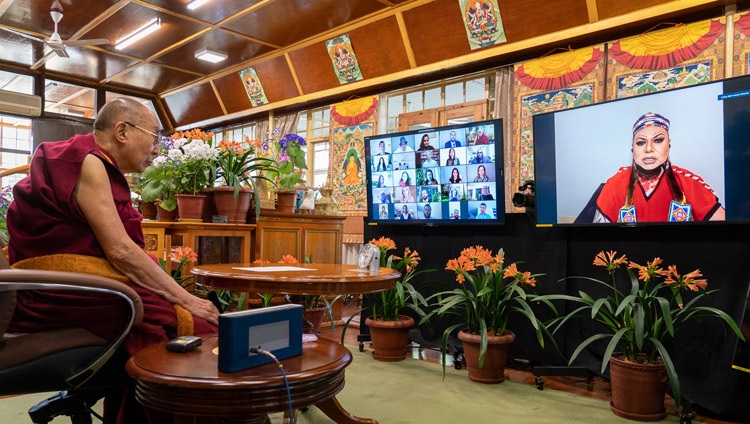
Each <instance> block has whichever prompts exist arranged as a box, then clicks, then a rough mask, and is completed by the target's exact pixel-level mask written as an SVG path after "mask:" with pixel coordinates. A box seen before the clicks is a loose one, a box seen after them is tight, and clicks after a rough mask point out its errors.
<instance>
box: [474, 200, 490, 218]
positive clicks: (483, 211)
mask: <svg viewBox="0 0 750 424" xmlns="http://www.w3.org/2000/svg"><path fill="white" fill-rule="evenodd" d="M476 219H492V217H491V216H490V215H489V214H488V213H487V204H486V203H484V202H482V203H480V204H479V213H477V218H476Z"/></svg>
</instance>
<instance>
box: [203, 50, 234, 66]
mask: <svg viewBox="0 0 750 424" xmlns="http://www.w3.org/2000/svg"><path fill="white" fill-rule="evenodd" d="M195 57H196V58H197V59H200V60H205V61H206V62H212V63H218V62H221V61H222V60H225V59H226V58H227V57H229V56H227V54H226V53H224V52H220V51H218V50H211V49H209V48H204V49H200V50H198V51H197V52H195Z"/></svg>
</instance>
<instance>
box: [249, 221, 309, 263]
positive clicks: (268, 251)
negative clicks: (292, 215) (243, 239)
mask: <svg viewBox="0 0 750 424" xmlns="http://www.w3.org/2000/svg"><path fill="white" fill-rule="evenodd" d="M255 245H256V249H255V252H256V254H257V255H258V257H257V259H265V260H268V261H271V262H278V261H279V260H280V259H281V257H282V256H284V255H292V256H294V257H295V258H298V259H297V260H301V258H302V255H301V249H302V229H301V228H299V227H296V226H279V227H272V226H267V227H265V228H263V229H262V230H261V231H258V239H257V242H256V244H255Z"/></svg>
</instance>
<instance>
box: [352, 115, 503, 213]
mask: <svg viewBox="0 0 750 424" xmlns="http://www.w3.org/2000/svg"><path fill="white" fill-rule="evenodd" d="M502 134H503V129H502V120H492V121H482V122H471V123H466V124H461V125H451V126H444V127H438V128H427V129H421V130H414V131H407V132H400V133H393V134H385V135H376V136H369V137H365V158H366V160H367V164H368V165H367V181H368V182H369V183H368V185H367V206H368V220H369V222H370V223H378V224H386V223H388V224H391V223H392V224H412V225H414V224H425V225H435V224H466V223H476V224H492V223H494V224H498V223H502V222H503V221H504V218H505V206H504V199H505V196H504V193H503V156H502V152H503V149H502V142H503V140H502Z"/></svg>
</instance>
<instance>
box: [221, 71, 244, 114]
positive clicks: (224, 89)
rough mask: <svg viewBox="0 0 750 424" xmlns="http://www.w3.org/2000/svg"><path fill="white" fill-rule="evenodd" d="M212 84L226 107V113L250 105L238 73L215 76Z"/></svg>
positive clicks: (237, 110)
mask: <svg viewBox="0 0 750 424" xmlns="http://www.w3.org/2000/svg"><path fill="white" fill-rule="evenodd" d="M214 85H215V86H216V91H217V92H218V93H219V97H221V101H222V103H224V107H225V108H226V109H227V113H234V112H239V111H241V110H247V109H250V108H251V107H252V105H251V104H250V99H249V98H248V97H247V93H246V92H245V87H243V85H242V79H241V78H240V76H239V74H237V73H231V74H228V75H225V76H223V77H221V78H217V79H215V80H214Z"/></svg>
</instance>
